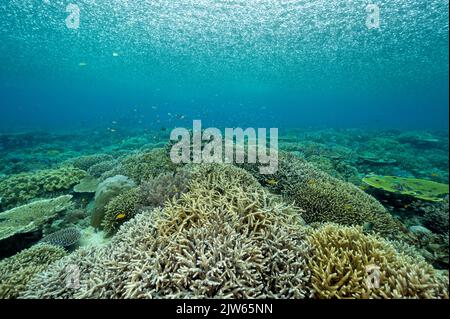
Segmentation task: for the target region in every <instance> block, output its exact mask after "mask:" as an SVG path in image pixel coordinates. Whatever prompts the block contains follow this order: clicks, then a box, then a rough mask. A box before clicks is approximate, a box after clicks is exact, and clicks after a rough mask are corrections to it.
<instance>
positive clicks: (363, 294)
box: [308, 224, 448, 298]
mask: <svg viewBox="0 0 450 319" xmlns="http://www.w3.org/2000/svg"><path fill="white" fill-rule="evenodd" d="M308 241H309V243H310V245H311V246H312V247H313V250H312V253H311V255H310V257H309V258H308V266H309V268H310V269H311V273H312V275H311V284H312V286H313V288H314V293H313V297H314V298H448V276H445V275H443V274H442V273H440V272H438V271H436V270H434V269H433V267H432V266H431V265H429V264H428V263H426V262H425V260H424V259H423V258H422V257H420V256H419V255H418V253H417V252H415V251H413V250H406V249H405V248H402V249H401V250H400V249H399V250H396V249H395V248H394V246H393V245H391V244H390V243H388V242H387V241H386V240H384V239H382V238H380V237H377V236H374V235H365V234H363V232H362V229H361V228H358V227H343V226H339V225H336V224H324V225H321V226H320V227H318V228H317V229H313V230H311V232H310V234H309V236H308ZM397 249H398V248H397ZM404 251H408V253H407V254H406V253H404ZM371 266H376V267H379V272H380V286H379V288H376V287H369V286H368V284H367V283H366V278H367V273H366V271H367V269H368V268H367V267H371Z"/></svg>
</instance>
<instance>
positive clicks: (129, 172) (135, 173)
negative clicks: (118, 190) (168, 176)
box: [122, 148, 178, 184]
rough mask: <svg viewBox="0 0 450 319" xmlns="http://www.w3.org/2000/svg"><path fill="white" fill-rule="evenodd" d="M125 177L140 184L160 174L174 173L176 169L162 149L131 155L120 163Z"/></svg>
mask: <svg viewBox="0 0 450 319" xmlns="http://www.w3.org/2000/svg"><path fill="white" fill-rule="evenodd" d="M122 165H123V169H124V171H125V175H126V176H128V177H130V178H131V179H133V180H134V181H135V182H136V183H138V184H140V183H141V182H142V181H145V180H149V179H151V178H153V177H156V176H158V175H159V174H162V173H167V172H174V171H175V170H176V168H177V167H178V166H177V165H176V164H174V163H173V162H172V161H171V159H170V157H169V156H168V155H167V153H166V150H165V149H163V148H156V149H153V150H150V151H146V152H143V153H137V154H133V155H131V156H128V157H126V158H125V159H123V161H122Z"/></svg>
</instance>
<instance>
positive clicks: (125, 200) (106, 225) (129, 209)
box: [101, 188, 140, 235]
mask: <svg viewBox="0 0 450 319" xmlns="http://www.w3.org/2000/svg"><path fill="white" fill-rule="evenodd" d="M139 200H140V196H139V189H138V188H132V189H130V190H128V191H126V192H123V193H121V194H119V195H118V196H117V197H114V198H113V199H112V200H111V201H110V202H109V203H108V204H107V205H106V208H105V213H104V217H103V220H102V224H101V226H102V228H103V230H104V231H105V232H106V233H107V234H109V235H111V234H113V233H114V232H115V231H116V230H117V229H118V228H119V226H120V225H121V224H123V223H124V222H126V221H127V220H130V219H131V218H133V217H134V216H135V215H136V213H137V212H138V209H139V207H140V201H139Z"/></svg>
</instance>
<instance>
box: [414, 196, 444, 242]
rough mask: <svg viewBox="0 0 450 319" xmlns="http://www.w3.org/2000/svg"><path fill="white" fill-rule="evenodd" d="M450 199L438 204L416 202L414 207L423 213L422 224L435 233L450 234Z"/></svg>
mask: <svg viewBox="0 0 450 319" xmlns="http://www.w3.org/2000/svg"><path fill="white" fill-rule="evenodd" d="M448 202H449V197H448V196H446V197H445V198H444V199H443V200H442V201H441V202H438V203H424V202H420V201H418V202H415V203H413V207H414V208H415V209H416V210H418V211H419V212H421V213H422V215H423V216H422V217H421V219H422V223H423V224H424V226H426V227H427V228H429V229H430V230H432V231H433V232H435V233H438V234H445V233H448V232H449V206H448Z"/></svg>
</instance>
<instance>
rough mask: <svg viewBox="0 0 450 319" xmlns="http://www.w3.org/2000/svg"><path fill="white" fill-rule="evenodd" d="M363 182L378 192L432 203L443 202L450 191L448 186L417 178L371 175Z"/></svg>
mask: <svg viewBox="0 0 450 319" xmlns="http://www.w3.org/2000/svg"><path fill="white" fill-rule="evenodd" d="M363 182H364V183H366V184H368V185H370V186H371V187H373V188H376V189H378V190H382V191H385V192H389V193H394V194H399V195H404V196H411V197H414V198H416V199H421V200H425V201H430V202H439V201H442V199H443V197H444V196H445V195H448V191H449V188H448V185H447V184H442V183H437V182H433V181H429V180H424V179H417V178H404V177H397V176H379V175H371V176H366V177H364V178H363Z"/></svg>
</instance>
